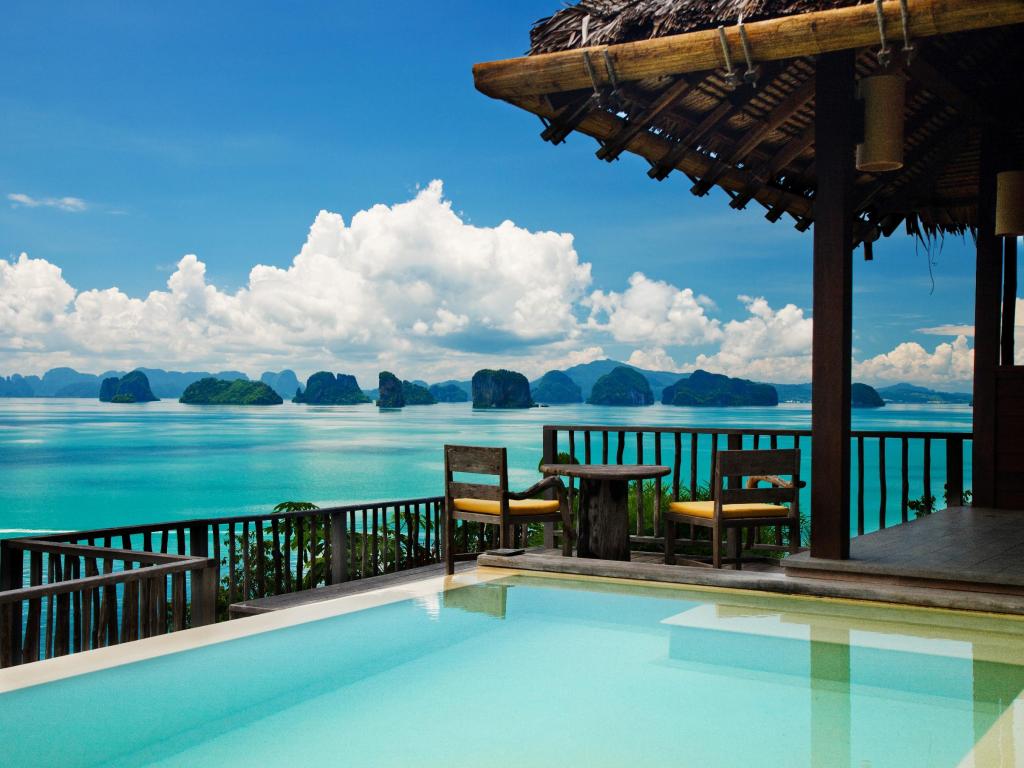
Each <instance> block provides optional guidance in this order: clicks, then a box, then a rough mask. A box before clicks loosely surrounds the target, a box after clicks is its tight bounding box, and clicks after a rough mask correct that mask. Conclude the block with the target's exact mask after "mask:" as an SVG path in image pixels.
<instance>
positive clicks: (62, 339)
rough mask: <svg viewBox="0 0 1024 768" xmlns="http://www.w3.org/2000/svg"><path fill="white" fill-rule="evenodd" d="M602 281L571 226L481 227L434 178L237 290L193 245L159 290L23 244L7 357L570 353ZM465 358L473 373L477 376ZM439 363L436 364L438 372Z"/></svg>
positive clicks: (422, 361)
mask: <svg viewBox="0 0 1024 768" xmlns="http://www.w3.org/2000/svg"><path fill="white" fill-rule="evenodd" d="M589 284H590V265H589V264H586V263H580V261H579V258H578V257H577V254H576V252H575V250H574V248H573V239H572V236H571V235H568V234H559V233H555V232H530V231H527V230H525V229H522V228H520V227H517V226H515V225H514V224H513V223H512V222H510V221H505V222H502V223H501V224H499V225H498V226H496V227H476V226H472V225H469V224H466V223H465V222H464V221H463V220H462V219H460V218H459V216H458V215H456V214H455V213H454V212H453V211H452V210H451V206H450V204H449V203H448V202H447V201H446V200H444V198H443V195H442V186H441V183H440V182H434V183H432V184H430V185H429V186H428V187H427V188H425V189H423V190H422V191H421V192H419V193H418V194H417V195H416V196H415V197H414V198H413V199H412V200H410V201H408V202H405V203H402V204H399V205H394V206H390V207H389V206H384V205H377V206H374V207H372V208H370V209H369V210H366V211H360V212H359V213H357V214H356V215H355V216H354V217H353V218H352V221H351V223H349V224H348V225H346V224H345V222H344V221H343V219H342V217H341V216H339V215H338V214H335V213H328V212H326V211H321V213H320V214H319V215H318V216H317V217H316V220H315V221H314V223H313V226H312V227H311V229H310V232H309V235H308V238H307V240H306V243H305V245H303V247H302V250H301V252H300V253H299V254H298V255H297V256H296V257H295V258H294V260H293V261H292V263H291V265H290V266H289V267H287V268H285V269H281V268H277V267H271V266H263V265H258V266H256V267H254V268H253V269H252V270H251V272H250V274H249V280H248V284H247V285H245V286H244V287H243V288H241V289H240V290H238V291H236V292H233V293H231V292H226V291H223V290H221V289H219V288H218V287H216V286H215V285H211V284H210V283H208V282H207V279H206V266H205V264H204V263H203V262H202V261H200V260H199V259H198V258H197V257H196V256H194V255H187V256H185V257H183V258H182V259H181V260H180V261H179V262H178V264H177V266H176V268H175V270H174V272H173V273H172V274H171V275H170V277H169V278H168V280H167V289H166V290H160V291H153V292H151V293H150V294H149V295H148V296H146V297H145V298H135V297H130V296H128V295H127V294H125V293H124V292H123V291H121V290H119V289H118V288H116V287H112V288H107V289H103V290H86V291H81V292H76V291H75V289H74V288H72V287H71V286H70V285H68V283H67V282H65V281H64V279H63V277H62V276H61V272H60V269H59V268H57V267H56V266H54V265H52V264H50V263H48V262H46V261H44V260H40V259H30V258H28V257H27V256H24V255H22V256H21V257H20V258H19V259H18V260H17V261H16V262H14V263H9V262H6V261H5V262H0V337H2V339H3V341H2V342H0V343H2V344H3V345H4V346H5V347H6V349H7V350H8V351H10V352H12V354H10V355H7V356H6V357H7V358H8V359H7V360H5V364H6V365H7V366H10V367H12V368H15V369H16V368H21V369H31V370H39V369H41V368H44V367H47V366H48V365H52V364H72V365H73V364H80V365H83V366H85V367H86V368H87V369H89V370H92V369H96V368H99V367H101V366H102V365H108V366H110V367H115V366H116V367H127V366H129V365H133V364H142V363H145V364H150V365H183V366H184V365H188V366H197V365H205V366H211V367H216V368H221V367H224V366H232V367H241V368H243V369H246V370H250V371H259V370H262V369H263V367H264V366H270V365H271V364H289V365H293V366H295V365H300V364H302V365H305V366H308V367H310V368H315V367H317V366H319V365H323V366H325V367H331V366H333V367H337V366H339V365H340V366H342V368H344V369H354V370H359V369H360V368H361V369H363V370H365V371H367V372H371V371H372V372H375V371H376V370H377V364H378V361H380V360H387V359H389V358H395V357H398V358H399V359H400V360H401V361H402V362H403V363H404V364H405V365H406V366H410V367H414V368H415V369H416V370H420V369H421V368H429V367H431V366H433V367H434V368H436V369H437V370H438V371H439V372H441V373H446V374H450V375H455V374H456V371H449V367H450V365H451V361H452V359H453V358H452V357H451V355H452V354H455V355H456V357H458V356H459V355H471V356H474V357H475V359H476V362H475V363H469V362H468V361H467V362H466V366H467V367H469V370H470V372H471V370H472V368H471V366H472V365H476V366H477V367H479V363H480V361H481V360H487V359H494V360H498V359H500V358H501V356H503V355H505V356H507V355H510V354H511V355H524V356H525V355H527V354H529V355H530V357H531V358H533V357H538V358H543V357H545V356H548V357H564V356H565V355H566V354H567V352H568V351H569V350H568V347H571V348H572V349H575V348H577V347H579V346H580V342H579V337H580V328H579V322H578V321H577V319H576V316H575V314H574V311H575V310H576V307H577V305H578V303H579V302H580V301H581V300H582V298H583V297H584V295H585V292H586V289H587V288H588V286H589ZM465 372H466V370H465V369H463V370H460V371H458V373H460V374H464V373H465ZM425 373H426V372H425Z"/></svg>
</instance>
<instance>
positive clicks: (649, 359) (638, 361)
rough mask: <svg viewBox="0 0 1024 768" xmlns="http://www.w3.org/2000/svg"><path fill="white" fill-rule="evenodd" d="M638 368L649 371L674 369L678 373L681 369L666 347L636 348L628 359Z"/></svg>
mask: <svg viewBox="0 0 1024 768" xmlns="http://www.w3.org/2000/svg"><path fill="white" fill-rule="evenodd" d="M626 362H627V363H629V364H630V365H635V366H636V367H637V368H644V369H646V370H648V371H672V372H674V373H678V372H679V371H680V370H681V369H680V367H679V364H678V363H677V362H676V361H675V360H674V359H673V358H672V355H670V354H669V353H668V352H666V351H665V348H664V347H650V348H647V349H634V350H633V352H632V354H630V356H629V360H627V361H626Z"/></svg>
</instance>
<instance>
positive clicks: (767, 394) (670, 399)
mask: <svg viewBox="0 0 1024 768" xmlns="http://www.w3.org/2000/svg"><path fill="white" fill-rule="evenodd" d="M661 402H662V403H663V404H664V405H685V406H714V407H719V408H730V407H735V406H742V405H778V404H779V395H778V393H777V392H776V391H775V387H773V386H772V385H771V384H757V383H755V382H753V381H748V380H747V379H734V378H732V377H730V376H723V375H722V374H720V373H708V372H707V371H700V370H698V371H694V372H693V373H691V374H690V376H689V377H688V378H685V379H680V380H679V381H677V382H676V383H675V384H673V385H672V386H669V387H665V390H664V391H663V392H662V397H661Z"/></svg>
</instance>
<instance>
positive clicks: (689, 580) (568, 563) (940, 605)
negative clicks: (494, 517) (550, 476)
mask: <svg viewBox="0 0 1024 768" xmlns="http://www.w3.org/2000/svg"><path fill="white" fill-rule="evenodd" d="M477 562H478V564H479V566H481V567H487V568H505V569H514V570H525V571H535V572H538V573H563V574H569V575H573V576H605V577H611V578H619V579H630V580H633V581H645V582H660V583H666V584H677V585H688V586H701V587H718V588H722V589H734V590H747V591H750V590H754V591H759V592H773V593H776V594H782V595H793V596H805V597H817V598H843V599H848V600H858V601H865V602H874V603H889V604H893V605H901V606H912V607H914V606H916V607H923V608H937V609H943V610H950V611H963V612H971V613H987V614H999V615H1002V616H1005V617H1020V616H1024V597H1021V596H1019V595H1006V594H999V593H995V592H975V591H958V590H949V589H934V588H929V587H921V586H912V585H902V584H890V583H884V584H883V583H879V582H870V581H855V580H842V579H817V578H803V577H798V576H787V575H785V574H774V573H764V572H755V571H734V570H724V569H719V570H716V569H712V568H699V567H694V566H685V565H663V564H659V563H639V562H619V561H615V560H596V559H591V558H579V557H563V556H562V554H561V552H556V551H554V550H551V551H544V552H537V551H532V552H526V553H524V554H522V555H514V556H511V557H509V556H495V555H489V554H487V553H484V554H481V555H480V557H479V559H478V561H477Z"/></svg>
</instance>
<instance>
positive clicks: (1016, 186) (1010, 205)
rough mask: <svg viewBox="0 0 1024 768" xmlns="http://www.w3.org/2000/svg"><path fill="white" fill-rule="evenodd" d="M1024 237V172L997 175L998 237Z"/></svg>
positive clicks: (1004, 172) (1007, 172)
mask: <svg viewBox="0 0 1024 768" xmlns="http://www.w3.org/2000/svg"><path fill="white" fill-rule="evenodd" d="M1004 235H1012V236H1014V237H1016V236H1018V235H1024V171H1003V172H1002V173H999V174H997V175H996V236H997V237H998V236H1004Z"/></svg>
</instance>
